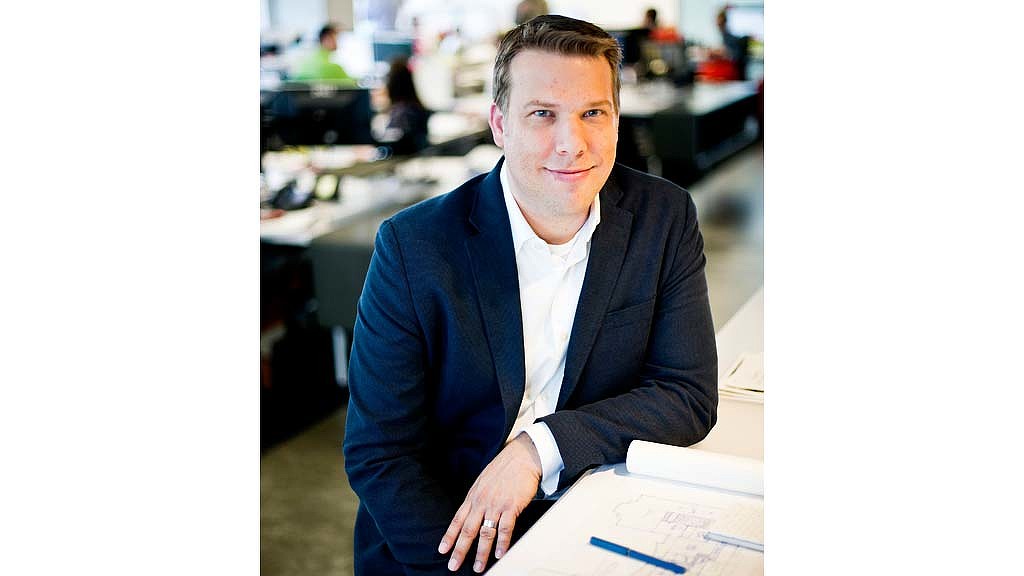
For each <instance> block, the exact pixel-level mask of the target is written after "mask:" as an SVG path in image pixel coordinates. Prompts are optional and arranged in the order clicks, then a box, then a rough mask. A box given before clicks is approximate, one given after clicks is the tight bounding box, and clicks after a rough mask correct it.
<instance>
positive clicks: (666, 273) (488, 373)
mask: <svg viewBox="0 0 1024 576" xmlns="http://www.w3.org/2000/svg"><path fill="white" fill-rule="evenodd" d="M619 57H620V53H619V47H618V45H617V44H616V42H615V40H614V39H612V38H611V37H610V36H608V34H606V33H605V32H604V31H603V30H601V29H600V28H597V27H596V26H594V25H592V24H589V23H586V22H582V21H579V20H574V19H571V18H566V17H564V16H540V17H537V18H534V19H533V20H531V21H529V22H527V23H526V24H523V25H521V26H518V27H517V28H515V29H513V30H512V31H511V32H510V33H509V34H508V35H507V36H506V37H505V39H504V40H503V41H502V43H501V45H500V47H499V49H498V56H497V59H496V62H495V69H494V103H493V104H492V105H491V115H490V126H491V131H492V133H493V136H494V141H495V143H496V144H497V145H498V146H500V147H502V148H503V150H504V157H503V159H502V160H501V161H499V162H498V165H497V166H495V168H494V170H492V171H491V172H490V173H489V174H487V175H481V176H478V177H476V178H473V179H471V180H469V181H468V182H466V183H465V184H463V185H462V186H460V187H459V188H457V189H456V190H454V191H452V192H450V193H448V194H446V195H444V196H441V197H439V198H435V199H431V200H428V201H426V202H422V203H420V204H418V205H416V206H413V207H411V208H409V209H407V210H404V211H403V212H401V213H399V214H398V215H396V216H394V217H393V218H391V219H389V220H388V221H386V222H385V223H384V224H382V225H381V227H380V230H379V231H378V234H377V243H376V248H375V253H374V256H373V261H372V263H371V265H370V270H369V272H368V275H367V279H366V284H365V286H364V288H363V294H362V298H361V299H360V302H359V311H358V319H357V322H356V327H355V335H354V339H353V349H352V356H351V363H350V372H349V386H350V399H349V409H348V421H347V428H346V433H345V464H346V469H347V471H348V475H349V480H350V483H351V485H352V488H353V489H354V490H355V492H356V493H357V494H358V495H359V497H360V507H359V512H358V514H357V517H356V526H355V550H356V558H355V571H356V574H357V575H363V574H400V573H405V574H445V573H448V572H447V570H451V571H458V572H459V573H462V574H471V573H473V572H482V571H483V570H484V568H485V567H486V566H487V565H488V564H489V563H490V562H491V561H492V560H493V559H495V558H501V556H503V555H504V554H505V553H506V552H507V551H508V549H509V547H510V546H511V544H512V541H513V540H514V538H513V531H515V533H516V536H518V534H520V533H521V532H522V531H523V530H525V529H526V528H528V527H529V525H530V523H532V522H533V521H534V520H535V519H536V517H537V516H538V515H539V511H542V510H543V509H544V503H543V502H542V501H541V500H539V499H535V497H536V496H538V495H539V494H540V493H542V494H543V495H547V496H550V495H552V494H554V493H555V492H556V491H558V490H560V489H563V488H565V487H567V486H568V485H570V484H571V483H572V482H573V481H574V480H575V479H577V478H578V477H579V476H580V474H582V473H583V472H584V471H585V470H587V469H588V468H592V467H594V466H598V465H601V464H606V463H612V462H622V461H624V459H625V455H626V449H627V448H628V446H629V443H630V442H631V441H632V440H634V439H643V440H650V441H655V442H662V443H670V444H676V445H689V444H693V443H695V442H697V441H699V440H701V439H702V438H704V436H705V435H706V434H707V433H708V431H709V430H710V429H711V427H712V426H713V425H714V423H715V414H716V412H715V411H716V408H717V403H718V395H717V383H716V373H717V358H716V352H715V341H714V333H713V326H712V321H711V313H710V309H709V306H708V299H707V284H706V281H705V278H704V262H705V259H704V255H703V241H702V239H701V236H700V232H699V231H698V229H697V221H696V216H695V210H694V206H693V202H692V201H691V200H690V197H689V195H688V193H687V192H686V191H684V190H682V189H680V188H678V187H676V186H675V185H673V184H670V183H668V182H666V181H664V180H661V179H658V178H655V177H652V176H648V175H646V174H642V173H639V172H636V171H634V170H630V169H628V168H625V167H623V166H617V165H615V164H614V160H615V145H616V140H617V130H618V114H619V112H618V110H619V101H618V92H619V89H618V86H619V82H618V74H617V70H618V64H619ZM474 543H475V544H476V546H475V548H474V547H473V545H474ZM492 552H493V556H492ZM446 568H447V570H446Z"/></svg>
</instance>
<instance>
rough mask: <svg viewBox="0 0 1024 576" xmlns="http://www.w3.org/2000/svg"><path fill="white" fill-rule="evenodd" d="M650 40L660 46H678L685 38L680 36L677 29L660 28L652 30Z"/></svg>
mask: <svg viewBox="0 0 1024 576" xmlns="http://www.w3.org/2000/svg"><path fill="white" fill-rule="evenodd" d="M648 38H649V39H650V40H651V41H653V42H657V43H659V44H678V43H679V42H682V41H683V37H682V36H680V35H679V32H677V31H676V29H675V28H669V27H659V28H655V29H653V30H651V32H650V35H649V36H648Z"/></svg>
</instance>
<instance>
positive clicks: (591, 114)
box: [583, 110, 604, 118]
mask: <svg viewBox="0 0 1024 576" xmlns="http://www.w3.org/2000/svg"><path fill="white" fill-rule="evenodd" d="M602 114H604V110H587V111H586V112H584V113H583V116H584V117H585V118H593V117H595V116H600V115H602Z"/></svg>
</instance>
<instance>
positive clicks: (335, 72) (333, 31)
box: [290, 24, 356, 86]
mask: <svg viewBox="0 0 1024 576" xmlns="http://www.w3.org/2000/svg"><path fill="white" fill-rule="evenodd" d="M337 49H338V29H337V28H336V27H335V26H334V25H333V24H326V25H324V27H323V28H321V29H320V34H319V44H318V46H317V48H316V49H315V50H313V52H311V53H310V54H309V55H308V56H307V57H306V58H305V59H304V60H302V61H300V62H299V64H298V66H297V67H296V68H295V71H294V72H293V73H292V74H291V75H290V79H291V80H294V81H297V82H313V81H316V82H331V83H338V84H351V85H353V86H354V85H355V83H356V81H355V79H354V78H352V77H351V76H349V75H348V73H347V72H345V69H344V68H342V67H341V65H340V64H337V63H335V62H332V61H331V55H332V54H334V51H335V50H337Z"/></svg>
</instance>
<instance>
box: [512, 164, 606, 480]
mask: <svg viewBox="0 0 1024 576" xmlns="http://www.w3.org/2000/svg"><path fill="white" fill-rule="evenodd" d="M500 178H501V188H502V190H503V192H504V196H505V208H506V209H507V210H508V219H509V223H510V224H511V225H512V246H513V248H514V250H515V255H516V268H517V269H518V271H519V299H520V303H521V305H522V315H523V351H524V353H525V360H526V389H525V391H524V393H523V403H522V405H521V406H520V407H519V414H518V416H517V417H516V422H515V424H514V425H513V426H512V432H511V433H510V434H509V437H508V438H507V439H506V443H508V442H510V441H512V439H514V438H515V437H516V436H518V435H519V433H520V432H523V431H525V432H526V433H527V434H529V435H530V439H531V440H533V444H534V445H535V446H536V447H537V453H538V454H539V455H540V461H541V469H542V471H543V476H542V477H541V484H540V487H541V490H543V491H544V493H545V494H547V495H549V496H550V495H551V494H553V493H554V492H555V489H556V488H557V487H558V475H559V473H560V472H561V471H562V468H564V467H565V466H564V464H563V462H562V455H561V453H560V452H559V450H558V445H557V444H556V443H555V437H554V436H552V434H551V430H550V429H548V426H547V424H545V423H543V422H535V420H536V419H537V418H540V417H542V416H547V415H548V414H551V413H552V412H554V411H555V405H556V404H557V403H558V394H559V392H561V390H562V378H563V376H564V374H565V354H566V351H567V350H568V347H569V335H570V334H572V323H573V318H574V316H575V315H576V305H577V303H578V302H579V299H580V292H581V291H582V289H583V278H584V276H585V275H586V272H587V261H588V260H589V258H590V239H591V237H592V236H593V234H594V229H595V228H597V225H598V223H600V221H601V202H600V198H599V197H597V196H595V197H594V202H593V204H591V206H590V215H589V216H588V217H587V220H586V222H584V223H583V226H582V227H581V228H580V229H579V231H577V232H576V235H575V236H573V237H572V240H569V241H568V242H567V243H565V244H561V245H557V246H556V245H551V244H548V243H547V242H545V241H544V240H542V239H541V238H540V237H539V236H537V234H536V232H534V231H533V228H531V227H530V224H529V223H528V222H527V221H526V218H525V217H524V216H523V213H522V210H520V208H519V204H517V203H516V200H515V198H514V196H513V194H512V190H513V188H512V186H513V182H512V179H511V178H509V175H508V163H507V162H506V163H504V164H502V166H501V172H500Z"/></svg>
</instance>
